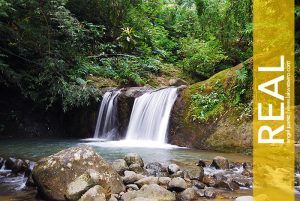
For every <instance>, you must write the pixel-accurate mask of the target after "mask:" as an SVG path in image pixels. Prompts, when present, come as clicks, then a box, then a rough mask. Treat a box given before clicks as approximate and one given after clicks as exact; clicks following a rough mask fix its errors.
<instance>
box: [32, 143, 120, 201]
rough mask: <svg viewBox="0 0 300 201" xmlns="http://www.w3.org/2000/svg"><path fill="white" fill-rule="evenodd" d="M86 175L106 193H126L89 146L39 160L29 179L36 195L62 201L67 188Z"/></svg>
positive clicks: (116, 178)
mask: <svg viewBox="0 0 300 201" xmlns="http://www.w3.org/2000/svg"><path fill="white" fill-rule="evenodd" d="M86 172H89V174H90V176H91V178H92V180H93V182H94V184H95V185H100V186H101V187H103V189H104V190H105V192H108V193H120V192H122V191H124V190H125V186H124V185H123V183H122V179H121V177H120V176H119V175H118V173H117V172H116V171H115V170H114V169H113V168H112V167H111V166H110V165H109V164H108V163H107V162H106V161H105V160H104V159H103V158H102V157H101V156H100V155H98V154H97V153H96V152H95V150H94V149H93V148H92V147H90V146H79V147H72V148H69V149H66V150H62V151H60V152H58V153H56V154H54V155H51V156H49V157H46V158H43V159H41V160H40V161H38V162H37V163H36V166H35V167H34V169H33V172H32V177H33V179H34V181H35V184H36V185H37V187H38V191H39V193H40V194H42V195H43V196H44V197H45V198H46V199H47V200H65V198H64V195H65V194H66V192H67V186H68V185H69V184H70V183H71V182H73V181H75V179H76V178H78V177H79V176H81V175H83V174H84V173H86Z"/></svg>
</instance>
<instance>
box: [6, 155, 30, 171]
mask: <svg viewBox="0 0 300 201" xmlns="http://www.w3.org/2000/svg"><path fill="white" fill-rule="evenodd" d="M5 169H8V170H11V171H12V172H13V173H15V174H17V173H20V172H25V171H27V170H28V169H29V164H27V163H26V162H25V161H23V160H21V159H15V158H8V159H7V160H6V161H5Z"/></svg>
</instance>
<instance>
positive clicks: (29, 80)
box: [0, 0, 298, 110]
mask: <svg viewBox="0 0 300 201" xmlns="http://www.w3.org/2000/svg"><path fill="white" fill-rule="evenodd" d="M251 15H252V14H251V1H250V0H246V1H242V2H240V1H237V0H221V1H213V0H195V1H194V0H178V1H177V0H176V1H166V0H149V1H141V0H109V1H108V0H56V1H54V0H49V1H39V0H0V38H1V40H0V83H1V84H5V85H6V86H7V87H11V88H13V89H15V90H18V91H20V92H21V93H22V94H23V95H24V96H25V97H27V98H29V99H31V100H33V101H35V102H36V103H37V104H40V105H41V106H44V107H45V108H48V107H51V106H52V105H53V104H57V103H59V104H61V105H62V107H63V108H64V109H65V110H69V109H71V108H72V107H78V106H80V105H86V104H88V103H89V102H90V101H91V100H92V99H95V98H97V97H96V94H97V89H95V87H94V86H93V84H92V83H91V82H89V81H88V80H87V77H88V76H91V75H93V76H98V77H102V78H105V79H106V78H107V79H111V80H112V81H113V82H114V83H118V84H119V85H120V86H124V85H126V86H141V85H144V84H146V83H147V80H148V78H149V77H154V76H155V75H158V74H159V72H160V66H164V65H168V66H172V68H178V69H176V70H177V71H180V70H182V71H184V72H185V76H189V77H192V78H193V79H194V80H195V81H198V80H203V79H207V78H208V77H210V76H211V75H213V74H214V73H216V72H217V71H219V70H221V69H222V68H227V67H231V66H232V65H234V64H236V63H239V62H241V61H242V60H245V58H246V57H248V56H249V55H251V53H252V49H251V48H250V47H251V34H252V26H251ZM297 19H298V18H297ZM216 26H218V27H217V28H216ZM241 87H244V86H242V85H241ZM211 96H212V97H213V95H211ZM212 97H211V98H212ZM241 97H242V95H241ZM208 98H209V97H208ZM217 98H218V97H217ZM196 99H197V98H196Z"/></svg>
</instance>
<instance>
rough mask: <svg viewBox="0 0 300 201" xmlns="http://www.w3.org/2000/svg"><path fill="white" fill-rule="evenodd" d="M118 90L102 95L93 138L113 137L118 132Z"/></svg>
mask: <svg viewBox="0 0 300 201" xmlns="http://www.w3.org/2000/svg"><path fill="white" fill-rule="evenodd" d="M119 93H120V91H109V92H106V93H105V94H104V96H103V100H102V102H101V106H100V109H99V114H98V119H97V125H96V129H95V132H94V138H104V139H109V140H110V139H113V138H115V137H116V135H117V134H118V109H117V97H118V95H119Z"/></svg>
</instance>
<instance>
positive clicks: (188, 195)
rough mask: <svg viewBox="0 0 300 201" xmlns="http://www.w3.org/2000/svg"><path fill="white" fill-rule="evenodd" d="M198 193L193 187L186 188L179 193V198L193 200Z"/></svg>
mask: <svg viewBox="0 0 300 201" xmlns="http://www.w3.org/2000/svg"><path fill="white" fill-rule="evenodd" d="M197 197H198V194H197V192H196V190H195V189H194V188H187V189H185V190H184V191H182V192H181V193H180V199H181V200H195V199H196V198H197Z"/></svg>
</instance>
